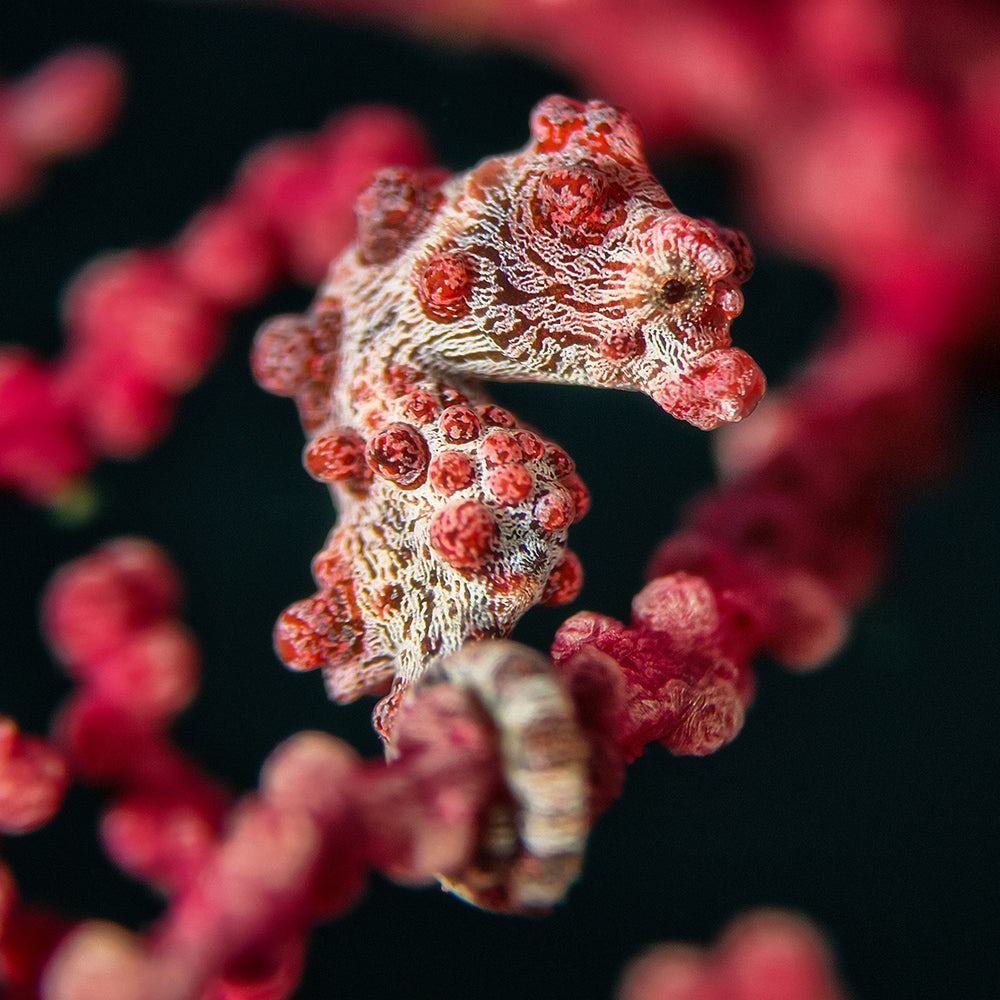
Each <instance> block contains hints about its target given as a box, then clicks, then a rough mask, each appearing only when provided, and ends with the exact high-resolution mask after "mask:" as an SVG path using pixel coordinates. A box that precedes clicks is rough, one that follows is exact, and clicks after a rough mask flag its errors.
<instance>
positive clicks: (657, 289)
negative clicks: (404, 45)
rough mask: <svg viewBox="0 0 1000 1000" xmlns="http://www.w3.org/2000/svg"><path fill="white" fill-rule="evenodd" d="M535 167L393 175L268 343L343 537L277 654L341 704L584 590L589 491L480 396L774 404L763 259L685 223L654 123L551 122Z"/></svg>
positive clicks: (720, 233)
mask: <svg viewBox="0 0 1000 1000" xmlns="http://www.w3.org/2000/svg"><path fill="white" fill-rule="evenodd" d="M532 135H533V137H532V140H531V142H529V144H528V146H527V147H526V148H525V149H524V150H522V151H521V152H518V153H515V154H512V155H510V156H505V157H499V158H495V159H489V160H486V161H484V162H483V163H481V164H479V165H478V166H477V167H475V168H474V169H473V170H471V171H469V172H468V173H466V174H462V175H458V176H455V177H452V178H450V179H448V178H447V177H446V175H444V174H443V173H441V172H439V171H424V172H412V171H405V170H402V169H390V170H386V171H382V172H381V173H380V174H378V175H377V176H376V177H375V179H374V180H373V181H372V183H371V184H370V185H369V187H368V188H367V189H366V190H365V191H364V192H363V193H362V194H361V196H360V197H359V201H358V206H357V214H358V238H357V241H356V242H355V243H354V244H353V245H352V246H351V247H349V248H348V249H347V250H346V251H345V252H344V254H343V255H342V257H341V258H340V259H339V260H338V261H337V262H336V263H335V264H334V265H333V267H332V269H331V272H330V275H329V278H328V280H327V282H326V284H325V285H324V286H323V287H322V288H321V289H320V292H319V294H318V296H317V299H316V301H315V303H314V304H313V306H312V307H311V309H310V310H309V312H308V313H307V314H306V315H305V316H303V317H280V318H278V319H277V320H273V321H272V322H271V323H269V324H267V325H266V326H265V327H264V328H263V329H262V330H261V332H260V334H259V335H258V338H257V341H256V343H255V349H254V367H255V372H256V374H257V378H258V381H259V382H260V383H261V384H262V385H263V386H264V388H267V389H269V390H271V391H274V392H278V393H280V394H283V395H289V396H294V397H295V398H296V401H297V402H298V405H299V410H300V414H301V417H302V421H303V424H304V426H305V429H306V432H307V435H308V436H309V443H308V445H307V447H306V451H305V464H306V467H307V469H308V470H309V471H310V473H311V474H312V475H314V476H315V477H316V478H318V479H321V480H324V481H326V482H329V483H330V486H331V490H332V493H333V497H334V501H335V504H336V506H337V508H338V510H339V512H340V516H339V520H338V522H337V525H336V527H335V528H334V530H333V532H332V533H331V534H330V536H329V538H328V539H327V542H326V545H325V546H324V548H323V550H322V551H321V552H320V553H319V555H318V556H317V557H316V560H315V562H314V565H313V573H314V576H315V578H316V581H317V584H318V587H319V590H318V591H317V593H316V594H315V595H314V596H313V597H311V598H308V599H307V600H305V601H299V602H297V603H296V604H294V605H292V606H291V607H290V608H288V609H287V610H286V611H285V612H284V614H283V615H282V616H281V618H280V619H279V622H278V624H277V626H276V631H275V641H276V647H277V650H278V652H279V655H280V656H281V657H282V659H283V660H284V661H285V662H286V663H287V664H288V665H289V666H291V667H293V668H296V669H309V668H313V667H321V668H322V669H323V671H324V674H325V678H326V682H327V687H328V690H329V692H330V695H331V697H333V698H334V699H336V700H338V701H351V700H353V699H355V698H357V697H358V696H360V695H361V694H365V693H374V694H384V693H385V692H386V691H388V690H389V688H390V685H391V684H392V682H393V679H394V678H395V679H396V681H397V683H396V691H395V693H394V695H393V697H392V698H390V699H389V700H387V702H386V703H385V704H384V707H383V709H382V711H381V714H380V716H379V724H380V728H381V730H382V732H383V735H386V734H387V732H388V730H389V728H390V727H391V718H392V715H393V711H394V705H395V704H396V702H397V701H398V693H399V691H400V690H402V689H403V688H405V687H406V686H407V685H408V684H410V683H412V682H413V681H414V680H416V679H417V678H418V677H419V676H420V675H421V674H422V673H423V671H424V670H425V669H426V667H427V664H428V663H429V662H430V661H431V660H432V659H434V658H435V657H437V656H440V655H443V654H446V653H449V652H452V651H453V650H455V649H457V648H459V647H460V646H461V645H462V644H463V643H464V642H465V641H466V640H468V639H470V638H484V637H505V636H507V635H509V633H510V631H511V629H512V628H513V626H514V624H515V623H516V621H517V620H518V619H519V618H520V616H521V615H522V614H523V613H524V612H525V611H526V610H527V609H528V608H529V607H531V606H533V605H534V604H537V603H539V602H547V603H552V604H558V603H564V602H566V601H569V600H572V599H573V597H575V595H576V593H577V591H578V589H579V585H580V582H581V579H582V577H581V572H580V569H579V564H578V562H577V560H576V558H575V557H574V556H573V555H572V553H570V552H569V551H568V550H567V549H566V533H567V529H568V527H569V525H570V524H571V523H572V522H573V521H575V520H578V519H579V518H580V517H582V516H583V514H584V513H585V512H586V509H587V506H588V504H589V498H588V496H587V491H586V488H585V487H584V485H583V483H582V482H581V481H580V479H579V477H578V476H577V475H576V473H575V472H574V468H573V463H572V460H571V459H570V458H569V456H568V455H567V454H566V453H565V452H564V451H563V450H562V449H561V448H559V447H558V446H557V445H555V444H553V443H552V442H550V441H547V440H546V439H544V438H543V437H541V436H540V435H539V434H538V433H537V432H535V431H534V430H532V429H531V428H529V427H526V426H525V425H523V424H521V423H520V422H519V421H518V420H517V419H516V418H515V417H513V416H512V415H511V414H510V413H508V412H507V411H506V410H503V409H501V408H499V407H497V406H494V405H493V404H492V403H491V402H490V401H489V399H488V398H487V396H486V395H485V394H484V392H483V390H482V389H481V387H480V385H479V380H481V379H486V380H498V381H499V380H518V381H533V382H552V383H560V384H575V385H588V386H603V387H608V388H618V389H630V390H638V391H641V392H645V393H647V394H648V395H650V396H651V397H652V398H653V399H654V400H656V402H657V403H659V404H660V406H662V407H663V408H664V409H665V410H667V411H668V412H670V413H672V414H674V415H675V416H678V417H681V418H683V419H685V420H687V421H689V422H691V423H693V424H694V425H696V426H698V427H702V428H712V427H715V426H717V425H718V424H720V423H722V422H724V421H729V420H738V419H740V418H742V417H743V416H745V415H746V414H747V413H749V412H750V411H751V410H752V409H753V407H754V406H755V405H756V402H757V400H758V399H759V398H760V395H761V393H762V392H763V388H764V380H763V376H762V375H761V373H760V371H759V369H758V368H757V366H756V365H755V364H754V362H753V361H752V360H751V359H750V358H749V357H748V356H747V355H746V354H745V353H744V352H743V351H740V350H739V349H736V348H733V347H731V346H730V337H729V325H730V321H731V320H732V319H733V317H735V316H736V315H738V314H739V312H740V310H741V308H742V304H743V299H742V294H741V292H740V290H739V286H740V284H741V283H742V282H743V281H744V280H745V279H746V278H747V277H748V276H749V273H750V270H751V268H752V259H751V256H750V252H749V249H748V247H747V245H746V241H745V240H744V239H743V237H742V236H741V235H740V234H738V233H736V232H734V231H732V230H726V229H722V228H721V227H719V226H716V225H715V224H714V223H710V222H706V221H698V220H694V219H691V218H688V217H687V216H684V215H682V214H681V213H679V212H678V211H677V209H676V208H675V207H674V205H673V203H672V202H671V201H670V199H669V198H668V197H667V195H666V193H665V192H664V191H663V189H662V187H660V185H659V184H658V183H657V182H656V180H655V179H654V178H653V177H652V175H651V174H650V172H649V170H648V168H647V166H646V164H645V162H644V161H643V158H642V153H641V149H640V142H639V137H638V134H637V132H636V129H635V127H634V125H633V124H632V122H631V121H630V119H629V118H628V117H627V115H625V114H624V113H622V112H621V111H618V110H617V109H614V108H612V107H609V106H608V105H605V104H601V103H598V102H590V103H588V104H586V105H584V104H580V103H578V102H575V101H571V100H568V99H566V98H560V97H552V98H548V99H546V100H545V101H543V102H542V103H541V104H540V105H539V106H538V107H537V108H536V109H535V111H534V113H533V115H532Z"/></svg>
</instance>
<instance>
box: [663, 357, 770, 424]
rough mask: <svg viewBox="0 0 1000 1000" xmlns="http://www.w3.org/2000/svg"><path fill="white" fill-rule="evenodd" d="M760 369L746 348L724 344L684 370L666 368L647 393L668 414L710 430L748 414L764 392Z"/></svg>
mask: <svg viewBox="0 0 1000 1000" xmlns="http://www.w3.org/2000/svg"><path fill="white" fill-rule="evenodd" d="M765 386H766V381H765V379H764V373H763V372H762V371H761V370H760V368H759V367H758V366H757V363H756V362H755V361H754V360H753V358H751V357H750V355H749V354H747V353H746V351H741V350H740V349H739V348H738V347H724V348H719V349H718V350H715V351H710V352H708V353H707V354H704V355H702V356H701V357H700V358H698V359H697V361H696V362H695V363H694V364H693V365H692V366H691V368H690V369H688V370H687V371H668V372H665V373H664V375H663V377H662V378H661V379H660V380H659V381H658V384H656V385H655V386H653V387H652V388H651V391H650V393H649V394H650V396H652V398H653V399H654V400H655V401H656V403H658V404H659V405H660V406H661V407H662V408H663V409H664V410H666V411H667V412H668V413H670V414H671V415H672V416H675V417H678V418H679V419H681V420H686V421H687V422H688V423H689V424H693V425H694V426H695V427H698V428H700V429H701V430H706V431H710V430H714V429H715V428H716V427H719V426H720V425H721V424H726V423H734V422H736V421H737V420H742V419H743V418H744V417H746V416H749V415H750V414H751V413H752V412H753V410H754V408H755V407H756V405H757V404H758V403H759V402H760V399H761V397H762V396H763V395H764V389H765Z"/></svg>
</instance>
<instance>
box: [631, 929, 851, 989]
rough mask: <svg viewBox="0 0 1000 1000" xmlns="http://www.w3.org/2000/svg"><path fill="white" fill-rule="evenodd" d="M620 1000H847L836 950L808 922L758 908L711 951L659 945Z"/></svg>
mask: <svg viewBox="0 0 1000 1000" xmlns="http://www.w3.org/2000/svg"><path fill="white" fill-rule="evenodd" d="M617 996H618V1000H845V998H846V994H845V993H844V991H843V989H842V988H841V986H840V984H839V982H838V981H837V976H836V973H835V972H834V969H833V960H832V957H831V955H830V951H829V948H828V947H827V945H826V942H825V941H824V940H823V938H822V936H821V935H820V934H819V932H818V931H817V930H816V928H815V927H813V925H812V924H810V923H809V922H808V921H807V920H805V919H804V918H803V917H800V916H798V915H796V914H793V913H785V912H782V911H780V910H758V911H755V912H752V913H748V914H745V915H744V916H742V917H739V918H737V919H735V920H734V921H733V922H732V923H731V924H730V925H729V926H728V927H727V928H726V929H725V930H724V931H723V933H722V935H721V937H720V938H719V941H718V943H717V944H716V945H715V946H714V947H712V948H711V949H708V950H704V949H701V948H696V947H693V946H690V945H682V944H666V945H657V946H655V947H654V948H652V949H650V950H649V951H648V952H646V953H645V954H644V955H641V956H640V957H639V958H637V959H635V960H633V962H632V963H631V965H630V966H629V968H628V969H627V971H626V973H625V976H624V978H623V980H622V982H621V984H620V986H619V989H618V994H617Z"/></svg>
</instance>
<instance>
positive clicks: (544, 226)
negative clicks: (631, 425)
mask: <svg viewBox="0 0 1000 1000" xmlns="http://www.w3.org/2000/svg"><path fill="white" fill-rule="evenodd" d="M531 127H532V141H531V142H530V143H529V144H528V146H527V147H526V148H525V149H524V150H523V151H521V152H520V153H518V154H515V155H514V156H513V157H506V158H500V159H496V160H489V161H486V162H485V163H483V164H481V165H480V166H479V167H478V168H477V169H476V170H474V171H472V172H471V173H470V174H469V175H468V176H469V179H468V183H467V189H466V190H467V197H468V198H469V199H478V200H479V201H480V202H481V203H482V208H481V209H480V210H479V211H478V218H477V219H476V221H475V222H474V223H473V224H472V225H471V226H470V227H469V228H468V230H467V233H466V234H465V235H466V238H465V239H464V240H462V241H461V242H463V243H464V247H463V248H462V251H461V252H462V255H463V257H462V259H463V260H464V261H465V262H466V264H465V267H466V270H467V273H468V275H469V276H468V278H467V279H466V280H467V288H468V293H467V298H468V304H469V310H468V311H469V320H468V321H469V323H471V324H474V325H475V326H477V327H478V328H479V329H480V330H482V331H484V332H485V333H486V334H487V335H488V337H489V339H490V347H491V349H492V350H493V351H494V352H495V353H494V357H495V358H497V359H498V360H497V361H496V367H497V369H498V373H497V376H496V377H498V378H512V379H518V378H528V379H538V380H541V381H554V382H565V383H575V384H585V385H594V386H602V387H608V388H620V389H633V390H639V391H641V392H645V393H647V394H648V395H650V396H651V397H652V398H653V399H654V400H656V402H657V403H659V404H660V405H661V406H662V407H663V408H664V409H665V410H667V411H668V412H670V413H672V414H673V415H675V416H677V417H681V418H682V419H685V420H688V421H689V422H691V423H693V424H695V425H696V426H699V427H704V428H711V427H715V426H717V425H718V424H720V423H722V422H725V421H730V420H739V419H740V418H742V417H744V416H746V415H747V414H748V413H749V412H750V411H751V410H752V409H753V408H754V406H755V405H756V403H757V401H758V400H759V398H760V396H761V394H762V392H763V389H764V378H763V375H762V374H761V372H760V370H759V369H758V368H757V366H756V364H755V363H754V362H753V361H752V359H751V358H750V357H749V356H748V355H747V354H746V353H745V352H743V351H741V350H739V349H737V348H733V347H732V346H731V341H730V333H729V327H730V323H731V321H732V320H733V318H734V317H736V316H737V315H739V313H740V311H741V310H742V307H743V296H742V293H741V291H740V285H741V284H742V283H743V282H744V281H745V280H746V279H747V277H749V275H750V273H751V271H752V269H753V258H752V255H751V252H750V249H749V246H748V244H747V241H746V239H745V238H744V237H743V236H742V235H741V234H740V233H738V232H736V231H734V230H729V229H724V228H722V227H720V226H718V225H716V224H715V223H713V222H710V221H707V220H696V219H692V218H689V217H688V216H686V215H683V214H681V213H680V212H679V211H678V210H677V209H676V208H675V206H674V205H673V203H672V201H671V200H670V198H669V197H668V196H667V194H666V192H665V191H664V190H663V188H662V187H661V186H660V185H659V183H658V182H657V181H656V179H655V178H654V177H653V176H652V174H651V173H650V171H649V168H648V167H647V165H646V163H645V160H644V159H643V155H642V148H641V141H640V137H639V134H638V131H637V129H636V127H635V125H634V123H633V122H632V120H631V119H630V118H629V116H628V115H627V114H625V113H624V112H622V111H620V110H618V109H616V108H613V107H611V106H609V105H607V104H602V103H599V102H595V101H591V102H589V103H587V104H581V103H579V102H577V101H572V100H569V99H567V98H563V97H550V98H547V99H546V100H545V101H543V102H542V103H541V104H539V105H538V106H537V107H536V108H535V110H534V112H533V115H532V123H531ZM473 214H475V213H473ZM452 287H454V285H453V286H452ZM456 332H457V331H456ZM501 354H502V355H503V358H504V359H505V360H504V361H500V360H499V355H501Z"/></svg>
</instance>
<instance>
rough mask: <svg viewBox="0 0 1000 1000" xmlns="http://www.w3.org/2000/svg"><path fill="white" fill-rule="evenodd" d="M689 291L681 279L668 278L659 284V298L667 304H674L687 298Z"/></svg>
mask: <svg viewBox="0 0 1000 1000" xmlns="http://www.w3.org/2000/svg"><path fill="white" fill-rule="evenodd" d="M689 291H690V289H689V288H688V286H687V285H686V284H685V283H684V282H683V281H680V280H679V279H677V278H668V279H667V280H666V281H665V282H663V284H662V285H661V286H660V293H659V299H660V301H661V302H665V303H666V304H667V305H670V306H675V305H677V303H678V302H681V301H682V300H683V299H685V298H687V295H688V292H689Z"/></svg>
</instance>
